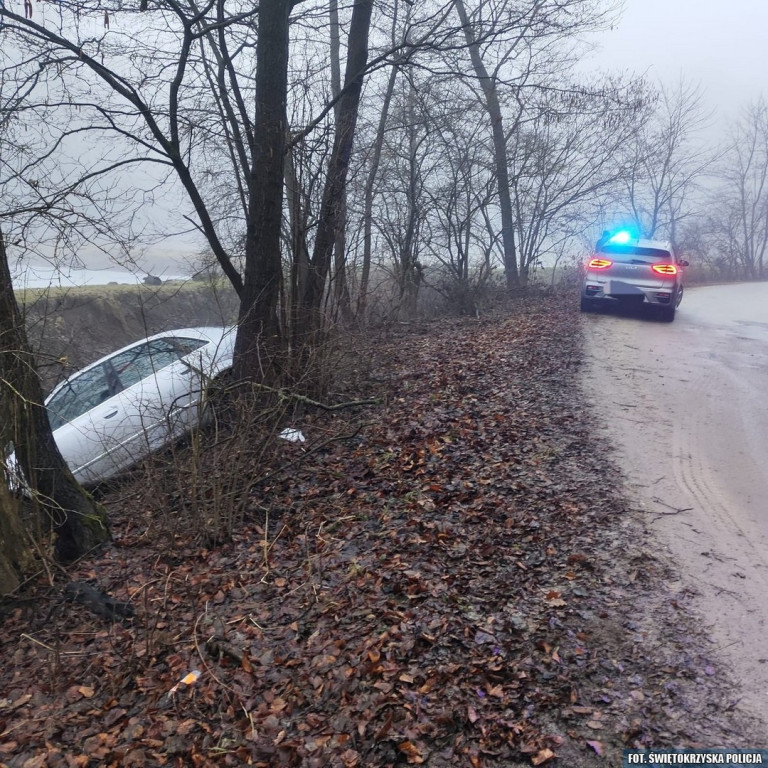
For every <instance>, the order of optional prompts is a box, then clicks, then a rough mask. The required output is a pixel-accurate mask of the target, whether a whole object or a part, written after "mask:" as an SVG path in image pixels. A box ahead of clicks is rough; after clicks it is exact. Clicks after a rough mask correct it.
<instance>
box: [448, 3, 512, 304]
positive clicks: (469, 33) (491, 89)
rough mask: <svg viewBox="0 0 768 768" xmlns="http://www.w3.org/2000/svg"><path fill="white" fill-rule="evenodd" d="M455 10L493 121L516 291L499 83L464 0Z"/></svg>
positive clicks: (505, 239)
mask: <svg viewBox="0 0 768 768" xmlns="http://www.w3.org/2000/svg"><path fill="white" fill-rule="evenodd" d="M454 5H455V6H456V11H457V12H458V14H459V18H460V19H461V25H462V27H463V29H464V38H465V39H466V41H467V46H468V47H469V56H470V58H471V60H472V68H473V69H474V70H475V76H476V77H477V79H478V81H479V82H480V87H481V88H482V89H483V96H484V97H485V101H484V103H483V106H484V107H485V111H486V112H487V113H488V118H489V119H490V121H491V132H492V136H493V159H494V163H495V166H496V183H497V186H498V195H499V208H500V210H501V242H502V247H503V249H504V274H505V275H506V279H507V288H508V289H509V290H515V289H517V288H519V286H520V276H519V273H518V269H517V252H516V248H515V228H514V224H513V222H514V219H513V217H512V198H511V195H510V191H509V170H508V168H507V139H506V136H505V135H504V121H503V117H502V114H501V105H500V104H499V95H498V92H497V89H496V83H495V82H494V80H493V78H492V77H491V76H490V75H489V74H488V70H487V69H486V68H485V64H484V63H483V57H482V54H481V51H480V46H479V44H478V42H477V39H476V38H475V34H474V31H473V30H472V27H471V25H470V23H469V17H468V16H467V11H466V8H465V7H464V2H463V0H454Z"/></svg>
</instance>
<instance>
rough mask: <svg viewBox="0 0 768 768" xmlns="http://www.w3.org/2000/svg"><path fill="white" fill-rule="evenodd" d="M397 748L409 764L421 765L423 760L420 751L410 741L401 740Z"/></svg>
mask: <svg viewBox="0 0 768 768" xmlns="http://www.w3.org/2000/svg"><path fill="white" fill-rule="evenodd" d="M397 748H398V749H399V750H400V751H401V752H402V753H403V754H404V755H405V756H406V758H407V759H408V763H409V764H411V765H421V763H423V762H424V758H423V757H422V755H421V751H420V750H419V748H418V747H417V746H416V745H415V744H414V743H413V742H412V741H402V742H400V744H398V745H397Z"/></svg>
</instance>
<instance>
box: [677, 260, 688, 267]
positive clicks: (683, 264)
mask: <svg viewBox="0 0 768 768" xmlns="http://www.w3.org/2000/svg"><path fill="white" fill-rule="evenodd" d="M677 263H678V264H679V265H680V266H681V267H690V266H691V264H690V262H689V261H687V260H686V259H680V261H678V262H677Z"/></svg>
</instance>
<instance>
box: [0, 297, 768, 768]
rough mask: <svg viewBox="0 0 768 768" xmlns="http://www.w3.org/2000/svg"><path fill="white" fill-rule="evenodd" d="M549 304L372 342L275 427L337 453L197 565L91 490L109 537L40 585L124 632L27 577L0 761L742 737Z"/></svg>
mask: <svg viewBox="0 0 768 768" xmlns="http://www.w3.org/2000/svg"><path fill="white" fill-rule="evenodd" d="M573 305H575V302H574V301H573V300H572V297H567V296H566V297H562V296H550V297H534V298H528V299H521V300H519V301H518V302H517V303H516V304H515V306H514V307H512V308H511V309H507V310H505V311H501V310H499V311H497V312H494V313H491V314H489V315H488V316H487V317H484V318H481V319H480V320H476V319H472V320H470V319H459V320H457V319H452V320H441V321H438V322H433V323H428V324H424V325H415V326H410V327H407V328H405V329H404V330H401V331H400V332H398V333H397V334H393V335H391V336H390V337H389V338H384V339H381V340H380V341H379V342H378V344H377V348H376V350H375V351H374V353H373V356H372V360H373V362H369V366H370V370H369V371H368V373H367V374H366V375H365V376H362V375H360V376H358V377H357V384H356V386H360V382H362V383H363V385H364V387H365V389H364V391H362V392H352V394H360V395H365V396H366V397H368V396H370V395H371V393H372V392H371V390H375V392H374V394H376V395H378V396H380V397H381V398H382V400H383V402H384V404H383V405H381V406H378V407H375V408H365V409H358V410H356V411H338V412H333V413H330V414H322V415H321V416H316V415H307V416H306V418H305V421H304V423H301V424H297V425H296V426H295V427H292V429H296V430H299V429H300V430H301V433H302V435H306V436H307V438H308V442H307V443H306V444H305V445H306V446H308V445H310V435H312V434H318V433H320V432H322V433H323V434H324V435H330V434H338V435H351V436H352V437H350V438H349V439H346V440H325V441H324V442H323V448H322V450H319V451H315V452H313V451H311V450H307V455H306V456H305V457H304V460H303V462H301V463H295V462H294V463H292V464H291V470H290V472H289V473H285V474H283V475H280V474H273V475H270V477H271V480H270V482H269V483H266V484H259V485H255V486H254V489H253V490H252V491H251V498H249V500H248V501H249V509H250V513H249V514H248V515H246V518H245V520H244V521H243V524H242V526H241V527H240V528H239V529H238V530H237V532H236V534H235V535H234V536H233V537H232V538H231V540H230V541H228V542H227V543H224V544H221V545H219V546H217V547H210V548H208V549H201V546H200V542H199V540H198V537H197V536H196V532H195V530H194V529H193V528H192V527H191V526H188V525H187V526H185V525H184V524H183V520H182V521H180V524H179V525H178V526H177V527H176V528H175V529H173V530H174V531H175V532H174V533H173V535H162V536H158V535H155V534H156V529H155V528H153V524H152V519H153V516H157V515H160V514H162V512H163V510H158V509H156V508H155V505H156V504H157V500H156V499H155V500H153V499H152V498H149V497H145V496H142V495H141V494H133V495H132V494H128V493H126V492H125V490H124V489H123V490H121V491H119V492H117V493H116V494H115V496H114V497H107V498H106V499H105V502H106V503H107V504H108V507H109V510H110V513H111V517H112V520H113V526H114V533H115V540H114V542H113V544H112V545H110V546H109V547H107V548H106V549H105V550H104V551H103V552H101V553H100V554H98V555H95V556H94V557H92V558H90V559H88V560H87V561H84V562H83V563H81V564H80V565H78V566H75V567H73V568H72V569H71V571H70V573H69V574H68V578H69V579H70V580H72V581H75V580H77V581H81V582H91V583H94V584H96V585H98V588H99V589H100V590H103V591H104V593H108V594H109V595H111V596H112V597H114V599H116V600H119V601H126V602H130V603H131V605H132V606H133V609H134V613H135V616H134V617H133V618H130V617H129V618H126V620H124V621H122V622H120V621H116V622H111V621H108V620H107V619H106V618H105V617H103V616H101V617H99V616H95V615H94V614H93V613H89V612H88V611H87V610H86V609H85V608H84V607H83V606H80V605H77V604H73V603H71V602H70V603H66V604H64V603H62V604H61V605H59V606H58V607H57V603H56V598H55V596H53V594H52V592H51V590H50V589H48V588H46V587H45V586H44V585H42V584H41V585H38V586H36V587H35V586H33V587H31V588H30V590H29V593H28V594H26V595H24V596H23V600H22V599H19V600H17V601H16V602H14V601H9V602H7V603H6V606H5V608H4V611H3V613H2V614H0V616H1V617H2V618H1V620H2V622H3V625H2V629H3V632H2V636H1V637H0V654H1V656H0V657H1V658H2V659H3V660H4V661H3V675H2V678H1V679H0V766H4V765H7V766H10V767H12V768H16V767H17V766H19V767H21V768H34V766H50V767H51V768H63V767H65V766H66V767H67V768H70V767H72V766H96V765H98V766H129V767H130V766H137V767H139V766H164V765H168V766H219V765H221V766H240V765H253V766H262V767H263V768H267V767H270V768H271V767H272V766H306V767H307V768H314V767H317V768H320V767H321V766H322V767H323V768H325V767H326V766H332V767H338V768H353V767H354V766H362V767H368V766H371V767H378V766H382V767H383V766H406V765H424V766H435V767H441V766H457V765H458V766H473V767H475V768H479V767H481V766H486V767H488V768H492V767H494V766H513V767H514V766H518V765H519V766H525V765H534V766H538V765H545V766H568V767H569V768H580V767H584V766H598V765H600V766H608V765H609V766H616V765H619V764H620V762H621V757H620V756H621V750H622V749H623V748H628V747H638V748H639V747H652V748H655V749H658V748H662V747H677V746H680V747H682V746H690V747H693V746H705V747H714V746H723V747H725V746H729V747H744V746H765V745H764V744H759V743H758V742H756V741H755V739H759V738H762V736H761V735H759V733H760V732H759V731H758V729H757V728H756V727H755V724H754V723H752V722H750V721H749V720H748V718H747V717H746V716H745V715H744V714H743V713H741V712H740V711H739V708H738V691H737V690H736V689H735V688H734V686H733V685H732V684H731V682H730V680H729V677H728V674H727V670H726V669H724V668H723V666H722V664H721V663H720V662H719V661H718V659H717V657H716V654H715V653H714V651H713V649H711V647H710V646H709V645H708V642H707V639H706V637H705V636H704V635H703V634H702V632H701V630H700V629H699V628H698V627H699V624H698V622H697V617H696V616H694V615H693V614H692V613H691V611H690V608H689V607H688V605H687V604H686V594H685V593H679V592H675V593H672V591H671V590H670V589H669V587H668V586H667V582H668V580H669V577H670V570H669V565H668V564H667V563H665V562H664V561H663V560H662V559H660V558H659V557H658V556H657V555H656V554H655V553H654V543H653V542H652V541H651V540H649V535H650V534H649V533H648V532H647V531H646V530H645V528H644V522H643V520H642V516H641V515H640V514H638V513H636V511H635V510H633V509H632V508H631V507H630V505H629V503H628V502H627V501H626V499H624V498H623V497H622V496H621V495H620V492H619V490H618V489H619V488H620V476H619V475H618V473H617V471H616V470H615V469H614V468H613V462H611V461H610V460H607V459H606V457H607V456H609V455H610V447H609V446H607V445H605V444H604V443H602V442H601V438H600V437H598V436H597V435H596V434H595V430H594V428H593V427H594V421H595V419H596V415H595V414H593V413H590V412H589V410H588V409H587V408H586V407H585V405H584V402H583V397H582V395H581V394H580V392H579V389H578V370H579V360H580V354H581V352H580V349H581V346H580V345H581V340H580V333H579V323H578V318H577V315H578V313H577V312H576V311H575V310H574V309H573ZM369 352H370V351H369ZM275 450H276V452H275V457H274V461H275V462H276V466H277V465H278V464H279V462H280V461H281V459H282V460H286V458H287V457H286V455H285V453H284V452H286V451H290V450H294V451H295V450H296V447H295V446H291V444H290V443H287V442H286V441H278V445H277V447H276V449H275ZM301 450H304V448H302V449H301ZM281 452H282V453H281ZM258 473H261V474H262V476H263V475H264V474H265V473H264V468H263V467H260V468H258V470H257V469H256V468H254V474H255V475H256V474H258ZM265 510H269V515H265ZM179 514H182V512H179ZM166 533H167V532H166ZM689 597H690V596H689ZM756 734H757V735H756Z"/></svg>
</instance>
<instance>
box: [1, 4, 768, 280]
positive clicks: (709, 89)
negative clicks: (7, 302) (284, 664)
mask: <svg viewBox="0 0 768 768" xmlns="http://www.w3.org/2000/svg"><path fill="white" fill-rule="evenodd" d="M766 35H768V0H730V2H727V3H723V2H720V0H625V1H624V4H623V11H622V12H621V15H620V16H619V19H618V21H617V22H616V23H615V24H614V25H613V27H612V28H610V29H606V30H604V31H603V32H600V33H598V34H596V35H595V36H594V37H593V38H591V39H590V40H589V43H590V45H591V48H592V52H591V54H590V55H589V56H586V57H584V58H583V59H582V62H581V66H580V69H581V70H582V71H584V72H585V73H590V72H597V71H600V72H612V73H618V72H624V73H627V74H634V75H643V76H645V77H647V78H648V79H649V80H651V81H653V82H655V83H657V84H660V85H662V86H665V87H668V88H670V89H674V88H675V87H676V86H677V85H679V84H680V83H681V81H682V82H685V83H687V84H690V85H692V86H698V87H699V88H700V91H701V95H702V106H703V111H704V112H705V113H706V114H707V115H708V116H709V117H708V120H707V126H706V128H705V129H704V136H703V138H704V140H705V142H706V143H707V144H711V145H712V146H713V147H714V146H716V145H717V144H718V143H721V142H723V141H725V139H726V138H727V134H728V130H729V126H730V123H731V121H733V119H734V118H735V117H736V116H737V115H738V113H739V112H740V111H741V110H742V109H743V108H744V107H746V106H747V105H748V104H750V103H752V102H754V101H756V100H757V99H758V98H759V97H760V95H761V93H762V91H763V88H764V82H765V77H766V74H767V73H768V45H766V43H765V39H766ZM134 173H135V174H137V176H138V175H140V174H141V172H140V171H134ZM147 173H151V171H149V170H148V171H147ZM137 183H138V184H139V185H141V184H142V183H143V182H142V181H138V182H137ZM188 209H189V206H188V204H187V201H186V199H185V198H184V197H183V194H182V193H181V192H180V191H178V190H176V191H173V190H172V189H168V190H167V193H166V194H164V195H163V194H161V195H159V196H158V197H157V198H156V200H155V201H154V202H153V203H151V204H148V205H147V206H146V217H147V220H148V221H149V222H150V224H149V226H148V229H155V228H157V231H162V229H163V227H169V228H172V229H175V230H176V231H177V232H178V231H181V230H182V229H188V228H189V223H188V222H185V221H184V219H183V217H182V215H181V214H182V213H183V212H186V211H187V210H188ZM203 250H205V243H204V241H203V240H202V238H200V237H197V236H195V234H194V233H193V232H191V231H188V232H187V233H186V234H184V235H178V234H177V235H167V236H162V237H158V238H155V239H154V240H153V242H152V243H151V244H148V245H144V246H143V247H142V248H141V251H140V252H139V253H137V254H136V255H135V257H134V258H135V262H136V263H135V265H134V266H133V267H130V268H128V267H125V268H119V267H116V266H115V264H114V263H113V262H112V261H111V259H110V256H109V254H107V253H105V252H99V251H98V250H96V249H95V248H94V249H88V248H87V249H84V250H83V252H82V253H81V254H79V259H80V261H81V265H80V266H83V267H86V269H69V270H67V271H66V272H64V273H60V274H56V273H55V272H54V271H53V270H52V269H51V267H50V266H49V265H48V264H47V263H46V262H45V261H44V259H43V258H40V259H35V258H32V259H31V260H29V259H28V260H26V263H25V264H24V265H23V267H22V266H21V265H19V266H18V269H17V272H16V275H15V281H16V283H17V284H18V285H31V286H39V285H44V284H47V283H48V282H51V281H53V283H54V284H63V285H82V284H86V283H97V284H104V283H108V282H113V281H116V282H136V281H141V280H142V279H143V278H144V277H145V276H146V275H147V274H152V275H158V276H160V277H162V278H164V279H168V278H176V277H182V276H190V275H191V274H192V273H193V272H194V271H195V269H196V267H197V265H198V264H199V254H200V253H201V252H202V251H203ZM41 255H42V254H41ZM129 269H130V270H131V271H129Z"/></svg>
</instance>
